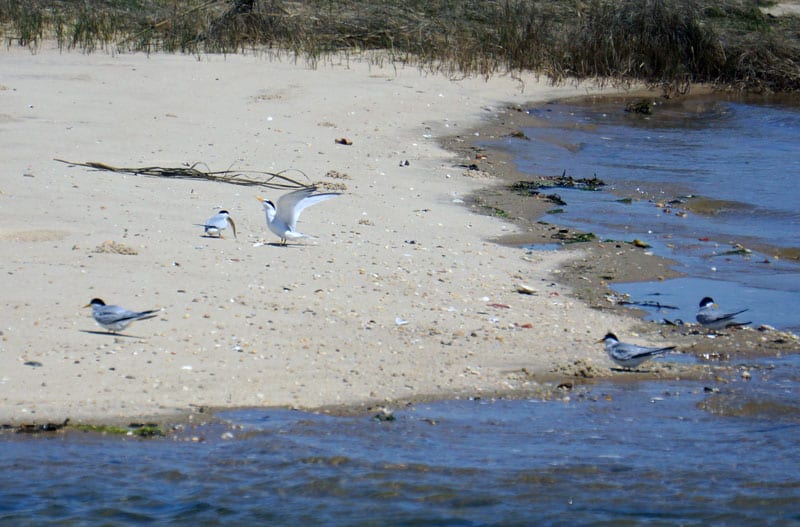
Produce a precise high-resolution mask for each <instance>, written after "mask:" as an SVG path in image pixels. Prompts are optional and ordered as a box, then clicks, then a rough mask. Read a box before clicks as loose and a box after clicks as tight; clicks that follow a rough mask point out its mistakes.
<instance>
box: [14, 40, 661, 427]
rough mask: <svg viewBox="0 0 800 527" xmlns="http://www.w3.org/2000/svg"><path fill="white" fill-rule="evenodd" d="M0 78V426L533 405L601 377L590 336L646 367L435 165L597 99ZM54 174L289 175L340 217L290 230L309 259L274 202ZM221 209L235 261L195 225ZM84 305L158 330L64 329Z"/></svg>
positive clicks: (603, 361)
mask: <svg viewBox="0 0 800 527" xmlns="http://www.w3.org/2000/svg"><path fill="white" fill-rule="evenodd" d="M0 61H2V63H3V68H2V73H1V74H0V100H2V110H0V130H1V131H2V137H3V141H2V144H1V145H0V148H2V151H3V159H4V165H3V172H4V175H3V177H2V179H1V180H0V214H2V219H3V225H2V227H0V243H2V247H3V254H4V256H3V259H2V271H3V275H4V279H3V281H2V304H3V310H2V317H0V331H1V332H2V333H1V334H0V423H18V422H45V421H62V420H63V419H65V418H70V419H71V420H73V421H78V422H80V421H85V422H92V421H101V422H102V421H109V420H114V419H134V418H139V417H143V416H148V417H156V418H157V417H159V416H174V415H181V414H185V413H186V412H193V411H197V410H198V409H201V408H204V407H211V408H217V407H240V406H288V407H295V408H304V409H314V408H320V407H326V406H332V405H351V406H352V405H364V406H368V405H376V404H384V403H386V404H392V403H397V402H401V401H404V400H409V399H413V398H420V397H439V398H446V397H453V396H466V395H469V396H484V395H491V394H496V393H513V392H525V391H535V390H536V386H537V383H538V382H544V381H546V380H548V379H553V378H557V377H558V376H561V375H565V374H566V375H569V374H570V372H573V371H574V370H575V368H579V369H580V368H585V367H587V365H588V367H590V368H592V369H593V371H595V372H603V371H610V370H608V368H609V366H610V365H611V363H610V361H609V359H608V358H607V356H606V355H605V353H604V351H603V349H602V346H601V345H599V344H597V343H596V341H597V340H598V339H599V338H601V337H602V336H603V334H605V332H606V331H609V330H613V331H615V332H616V333H617V334H619V335H620V336H622V335H624V336H625V340H629V341H634V342H639V343H643V344H652V345H659V344H663V343H664V342H665V339H664V338H663V337H659V336H658V335H656V334H650V335H649V336H648V337H647V338H644V336H642V335H641V334H640V333H637V332H638V331H640V330H639V329H637V328H639V327H641V322H640V321H639V320H637V319H636V318H634V317H631V316H626V315H624V314H622V313H614V312H608V311H605V310H599V309H596V308H594V307H592V306H591V305H590V303H588V302H584V301H582V300H579V299H577V298H576V297H575V296H574V295H573V294H571V289H570V286H569V285H567V281H562V280H557V278H558V273H554V271H556V270H558V269H559V268H561V267H562V266H563V265H565V264H566V263H567V261H575V260H576V259H578V260H580V259H581V258H586V257H587V253H586V252H585V251H580V250H579V251H569V252H533V253H526V252H525V251H522V250H520V249H518V248H515V247H511V246H507V245H503V244H498V243H496V242H495V241H494V240H497V239H499V238H503V237H504V236H508V235H513V234H515V233H517V231H518V230H519V226H518V225H515V224H513V223H511V222H509V221H507V220H503V219H499V218H493V217H488V216H482V215H477V214H475V213H473V212H471V211H470V209H469V207H467V206H465V204H464V202H465V200H466V199H467V197H468V196H470V195H472V194H474V193H476V192H480V191H481V189H484V188H486V187H488V186H491V185H492V184H493V182H492V180H491V179H489V178H487V177H483V176H482V175H481V174H482V172H478V173H476V172H475V171H468V170H465V169H464V168H462V167H459V166H458V165H461V164H464V163H467V162H469V159H465V155H464V154H463V153H462V154H457V153H454V152H450V151H447V150H445V149H443V148H442V147H441V146H439V145H440V141H441V140H442V139H443V138H445V137H452V136H456V135H458V134H460V133H472V132H471V130H473V129H475V127H477V126H478V125H480V123H481V122H483V121H486V120H491V119H492V117H493V116H497V115H498V114H500V113H501V112H502V111H503V110H504V108H505V105H507V104H509V103H510V104H522V103H526V102H528V101H537V100H538V101H542V100H550V99H554V98H561V97H571V96H578V95H584V94H587V93H596V92H597V89H596V88H593V87H591V86H585V85H581V86H575V85H567V86H555V87H554V86H551V85H549V84H547V82H546V81H545V79H536V78H535V77H534V76H530V77H523V78H521V79H519V78H517V79H515V78H511V77H509V76H499V77H493V78H491V79H488V80H486V79H483V78H467V79H448V78H446V77H445V76H442V75H431V74H425V73H421V72H420V71H418V70H417V69H416V68H414V67H406V68H403V67H399V66H398V67H392V66H389V65H387V66H384V67H378V66H375V65H370V64H368V63H366V62H359V61H357V60H353V59H350V60H349V61H341V62H338V61H337V62H336V63H333V64H321V65H319V66H318V67H317V68H316V69H313V68H310V67H308V66H307V65H306V64H303V63H300V62H295V61H294V60H291V59H288V58H284V59H283V60H275V59H268V58H265V57H261V56H255V55H248V56H243V55H235V56H227V57H223V56H205V55H204V56H200V57H195V56H181V55H160V54H154V55H151V56H149V57H148V56H145V55H111V54H106V53H95V54H92V55H85V54H80V53H59V52H58V51H57V50H54V49H41V50H39V51H38V52H36V53H30V52H29V51H27V50H24V49H14V48H12V49H4V50H3V51H2V57H1V58H0ZM473 135H474V134H473ZM341 138H346V139H348V140H349V141H351V142H352V144H350V145H344V144H339V143H337V141H336V140H337V139H341ZM55 159H64V160H69V161H73V162H80V163H85V162H90V161H91V162H101V163H107V164H109V165H113V166H117V167H146V166H160V167H179V166H183V165H186V164H189V165H191V164H193V163H201V164H202V165H201V166H203V167H207V169H208V170H228V169H231V170H241V171H247V170H257V171H270V172H278V171H282V170H289V169H291V170H295V171H302V173H304V174H306V175H307V176H308V178H309V182H316V183H319V184H320V185H321V186H323V187H324V188H330V189H337V190H339V191H340V192H341V193H342V195H341V196H340V197H337V198H335V199H332V200H329V201H325V202H323V203H320V204H317V205H314V206H313V207H311V208H308V209H306V210H305V212H304V213H303V215H302V217H301V218H300V223H299V229H300V230H301V231H302V232H306V233H309V234H312V235H314V236H315V237H316V238H314V239H309V240H304V241H302V242H300V243H295V244H290V245H289V246H288V247H280V246H277V245H276V243H275V242H277V241H278V239H277V237H275V236H274V235H273V234H272V233H271V232H269V231H268V230H267V228H266V223H265V218H264V213H263V210H262V208H261V205H260V203H259V202H258V201H257V200H256V196H257V195H259V194H260V195H263V196H265V197H267V198H270V199H272V200H273V201H274V200H275V199H276V198H277V197H278V196H279V195H280V194H281V193H282V192H280V191H275V190H270V189H259V188H255V187H245V186H236V185H231V184H225V183H219V182H211V181H200V180H186V179H168V178H157V177H146V176H136V175H126V174H119V173H113V172H108V171H97V170H92V169H90V168H86V167H81V166H71V165H69V164H65V163H61V162H58V161H55ZM297 174H298V172H293V173H291V175H293V176H297ZM219 209H227V210H228V211H230V213H231V216H232V217H233V218H234V220H235V221H236V224H237V227H238V237H237V238H236V239H234V238H233V236H232V235H231V234H230V233H226V235H225V237H224V238H223V239H216V238H209V237H205V236H204V235H203V229H202V228H201V227H198V226H196V225H195V224H197V223H202V222H203V221H205V219H206V218H208V217H210V216H211V215H213V214H214V213H216V212H217V211H218V210H219ZM117 249H121V250H117ZM654 261H655V260H654ZM657 265H661V264H657ZM521 285H525V286H526V287H527V288H529V289H530V290H532V291H533V294H522V293H520V292H519V288H520V286H521ZM94 297H99V298H102V299H103V300H105V301H106V303H109V304H112V303H113V304H118V305H121V306H124V307H126V308H129V309H133V310H145V309H161V310H162V311H161V312H160V313H159V315H158V316H157V317H156V318H153V319H150V320H146V321H140V322H135V323H134V324H133V325H131V326H130V327H129V328H127V329H126V330H124V331H123V332H122V334H121V335H113V334H106V333H105V332H104V331H103V330H102V329H101V328H99V327H97V326H96V325H95V323H94V321H93V320H92V317H91V310H90V309H87V308H83V306H84V305H86V304H87V303H88V302H89V300H90V299H92V298H94Z"/></svg>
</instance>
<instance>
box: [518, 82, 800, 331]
mask: <svg viewBox="0 0 800 527" xmlns="http://www.w3.org/2000/svg"><path fill="white" fill-rule="evenodd" d="M530 113H531V114H532V115H533V116H535V117H537V118H538V119H540V120H541V121H542V122H543V123H544V124H545V125H546V126H541V127H534V128H527V129H525V133H526V135H527V136H528V137H529V138H530V139H531V140H530V141H519V140H512V139H509V140H507V141H506V142H505V147H506V148H509V149H511V150H512V151H513V152H514V154H515V156H516V159H517V165H518V167H519V168H520V170H522V171H524V172H527V173H531V174H541V175H556V174H561V173H562V172H563V171H566V173H567V174H568V175H571V176H573V177H576V178H584V177H592V176H595V175H596V176H597V177H599V178H600V179H602V180H604V181H605V182H606V183H607V184H608V187H607V188H606V189H605V190H603V191H600V192H586V191H578V190H568V189H559V190H557V192H558V193H559V194H560V195H561V197H562V198H563V199H564V200H566V202H567V204H568V205H567V206H566V207H564V208H563V209H564V213H561V214H548V215H547V216H545V218H543V219H544V220H546V221H549V222H552V223H557V224H561V225H566V226H570V227H574V228H578V229H581V230H584V231H589V232H593V233H595V234H596V235H597V236H598V237H599V238H600V239H614V240H624V241H632V240H633V239H639V240H642V241H645V242H646V243H648V244H650V245H651V246H652V251H653V252H654V253H655V254H658V255H661V256H665V257H669V258H671V259H674V260H676V261H677V262H678V266H677V267H676V270H677V271H679V272H681V273H683V274H685V275H686V276H687V278H682V279H678V280H669V281H665V282H657V283H656V282H654V283H649V284H619V285H616V286H615V289H617V290H618V291H619V292H622V293H628V294H630V295H632V296H633V297H634V300H636V301H644V300H648V298H644V297H643V296H641V295H647V296H650V297H652V295H657V296H660V297H661V299H662V300H663V303H667V304H670V305H677V306H678V307H679V310H678V311H677V312H671V316H673V317H677V318H682V319H683V320H687V321H693V320H694V314H695V312H696V309H697V304H698V302H699V300H700V298H702V297H703V296H711V297H713V298H714V299H715V300H717V301H718V303H720V302H719V301H720V299H722V298H724V299H725V300H726V302H725V303H724V304H720V305H721V307H722V308H723V309H729V310H734V309H736V308H745V307H748V308H750V313H749V315H750V316H751V318H752V319H753V322H754V323H756V324H762V323H764V324H770V325H772V326H775V327H779V328H782V329H790V330H794V331H800V294H798V293H800V262H798V261H797V260H794V259H788V258H775V257H774V256H775V254H776V253H777V252H778V250H780V249H782V248H793V249H796V248H800V207H798V203H800V148H799V147H798V138H800V105H798V104H797V102H795V104H771V103H766V102H763V101H762V102H761V103H760V104H754V103H745V102H741V101H735V100H721V99H702V98H698V99H692V100H688V101H683V102H675V103H669V104H665V105H661V106H656V107H655V109H654V111H653V114H652V115H651V116H642V115H638V114H631V113H627V112H625V111H624V103H621V102H619V101H612V102H608V101H604V102H602V103H595V104H591V103H587V104H583V105H564V104H549V105H545V106H542V107H539V108H535V109H533V110H531V112H530ZM689 195H693V196H702V197H704V198H710V199H715V200H724V201H725V202H727V203H726V205H725V206H724V207H722V208H721V210H719V211H718V212H717V213H715V214H701V213H696V212H693V211H691V210H689V211H688V213H687V215H686V216H685V217H681V216H680V215H678V214H676V212H678V211H682V210H683V211H684V212H685V210H684V209H682V205H681V204H680V203H677V204H674V205H672V206H669V208H668V212H665V208H667V205H669V202H670V201H672V200H675V199H684V198H685V196H689ZM621 198H632V200H633V201H632V202H631V203H624V202H621V201H620V199H621ZM659 204H661V206H659ZM736 243H739V244H741V245H742V246H744V247H746V248H751V250H752V253H750V254H749V255H744V256H743V255H730V254H725V253H726V252H728V251H730V250H732V249H734V244H736ZM651 318H653V319H661V318H663V313H652V314H651Z"/></svg>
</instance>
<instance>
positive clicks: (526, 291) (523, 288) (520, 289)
mask: <svg viewBox="0 0 800 527" xmlns="http://www.w3.org/2000/svg"><path fill="white" fill-rule="evenodd" d="M517 293H521V294H523V295H535V294H536V293H537V291H536V289H534V288H532V287H531V286H529V285H528V284H519V285H517Z"/></svg>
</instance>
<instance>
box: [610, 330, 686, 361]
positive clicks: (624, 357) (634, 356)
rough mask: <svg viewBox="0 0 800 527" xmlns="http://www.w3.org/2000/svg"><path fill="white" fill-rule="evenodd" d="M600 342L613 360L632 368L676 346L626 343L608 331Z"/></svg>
mask: <svg viewBox="0 0 800 527" xmlns="http://www.w3.org/2000/svg"><path fill="white" fill-rule="evenodd" d="M598 342H602V343H604V344H605V346H606V353H608V356H609V357H611V360H613V361H614V362H616V363H617V364H619V365H620V366H622V367H623V368H625V369H632V368H635V367H636V366H638V365H639V364H641V363H643V362H644V361H646V360H648V359H651V358H653V357H655V356H657V355H661V354H662V353H666V352H668V351H672V350H674V349H675V346H667V347H665V348H648V347H647V346H637V345H636V344H626V343H624V342H620V341H619V339H618V338H617V336H616V335H614V334H613V333H606V336H605V337H603V338H602V339H601V340H599V341H598Z"/></svg>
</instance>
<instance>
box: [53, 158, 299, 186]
mask: <svg viewBox="0 0 800 527" xmlns="http://www.w3.org/2000/svg"><path fill="white" fill-rule="evenodd" d="M54 161H58V162H59V163H66V164H68V165H73V166H81V167H87V168H93V169H95V170H105V171H108V172H117V173H123V174H133V175H136V176H151V177H167V178H177V179H204V180H207V181H216V182H219V183H229V184H231V185H243V186H250V187H266V188H272V189H295V188H303V187H308V186H309V185H308V184H303V183H300V182H299V181H297V180H296V179H293V178H290V177H289V176H287V175H285V173H286V172H288V171H289V170H296V169H289V170H282V171H280V172H263V171H258V170H245V171H240V172H237V171H233V170H218V171H202V170H198V169H197V168H196V167H197V166H198V165H200V163H194V164H193V165H187V166H182V167H175V168H169V167H157V166H155V167H134V168H124V167H115V166H111V165H108V164H106V163H98V162H96V161H89V162H86V163H76V162H74V161H66V160H64V159H54ZM296 171H297V172H299V173H300V174H302V175H303V177H305V178H306V179H308V177H307V176H306V175H305V174H304V173H303V172H302V171H300V170H296ZM257 176H261V178H258V177H257ZM262 178H263V179H262Z"/></svg>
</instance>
